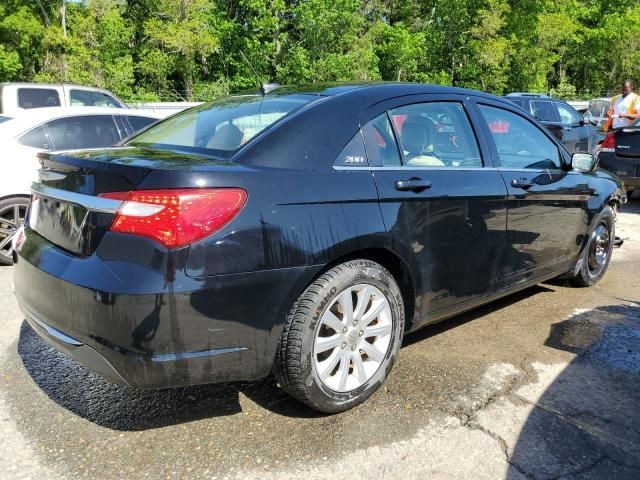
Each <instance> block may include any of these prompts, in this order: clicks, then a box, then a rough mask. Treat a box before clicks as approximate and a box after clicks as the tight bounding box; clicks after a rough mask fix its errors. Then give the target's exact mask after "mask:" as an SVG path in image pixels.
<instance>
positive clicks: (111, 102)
mask: <svg viewBox="0 0 640 480" xmlns="http://www.w3.org/2000/svg"><path fill="white" fill-rule="evenodd" d="M69 100H71V106H72V107H106V108H120V107H121V105H120V104H119V103H118V102H116V100H115V99H114V98H113V97H111V96H110V95H107V94H106V93H102V92H92V91H89V90H71V92H70V93H69Z"/></svg>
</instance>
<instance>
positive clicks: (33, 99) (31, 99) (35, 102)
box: [18, 88, 60, 109]
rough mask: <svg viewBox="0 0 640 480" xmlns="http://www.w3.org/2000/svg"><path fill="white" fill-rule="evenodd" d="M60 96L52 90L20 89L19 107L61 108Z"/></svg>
mask: <svg viewBox="0 0 640 480" xmlns="http://www.w3.org/2000/svg"><path fill="white" fill-rule="evenodd" d="M59 106H60V95H58V91H57V90H54V89H52V88H19V89H18V107H20V108H24V109H29V108H43V107H59Z"/></svg>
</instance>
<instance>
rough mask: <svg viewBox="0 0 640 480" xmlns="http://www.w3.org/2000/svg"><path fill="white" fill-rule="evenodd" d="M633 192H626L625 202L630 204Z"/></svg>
mask: <svg viewBox="0 0 640 480" xmlns="http://www.w3.org/2000/svg"><path fill="white" fill-rule="evenodd" d="M634 191H635V190H627V201H628V202H630V201H631V197H633V192H634Z"/></svg>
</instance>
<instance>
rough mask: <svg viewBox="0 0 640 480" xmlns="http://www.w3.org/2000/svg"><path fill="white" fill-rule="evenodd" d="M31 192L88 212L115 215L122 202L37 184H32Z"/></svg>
mask: <svg viewBox="0 0 640 480" xmlns="http://www.w3.org/2000/svg"><path fill="white" fill-rule="evenodd" d="M31 191H32V192H33V193H35V194H37V195H42V196H43V197H47V198H52V199H54V200H62V201H64V202H68V203H75V204H76V205H80V206H83V207H85V208H87V209H88V210H91V211H93V212H100V213H112V214H113V213H116V211H117V210H118V207H120V205H121V204H122V201H120V200H114V199H112V198H102V197H97V196H94V195H85V194H83V193H76V192H70V191H68V190H61V189H59V188H52V187H47V186H46V185H43V184H42V183H38V182H33V183H32V184H31Z"/></svg>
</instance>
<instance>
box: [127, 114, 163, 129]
mask: <svg viewBox="0 0 640 480" xmlns="http://www.w3.org/2000/svg"><path fill="white" fill-rule="evenodd" d="M127 120H129V123H130V124H131V128H133V131H134V132H137V131H138V130H142V129H143V128H145V127H148V126H149V125H151V124H152V123H153V122H155V121H156V119H155V118H149V117H134V116H132V115H127Z"/></svg>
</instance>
